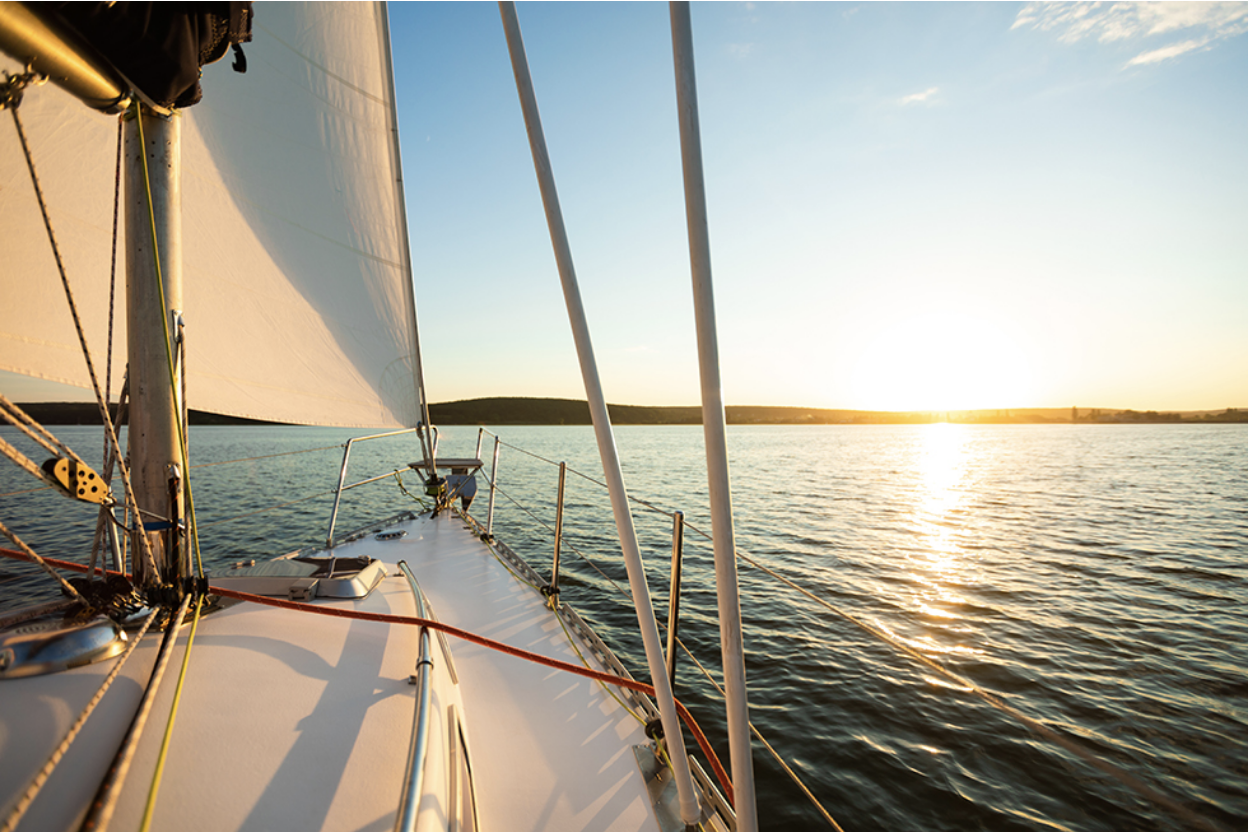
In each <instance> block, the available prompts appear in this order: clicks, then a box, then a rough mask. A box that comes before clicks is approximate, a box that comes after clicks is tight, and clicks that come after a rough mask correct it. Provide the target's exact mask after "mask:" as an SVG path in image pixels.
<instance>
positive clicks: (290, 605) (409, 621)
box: [0, 548, 735, 806]
mask: <svg viewBox="0 0 1248 832" xmlns="http://www.w3.org/2000/svg"><path fill="white" fill-rule="evenodd" d="M0 555H5V556H7V557H12V558H17V559H18V560H26V561H29V560H31V558H29V557H28V556H27V555H26V553H25V552H19V551H17V550H14V549H3V548H0ZM44 560H45V561H47V562H48V563H49V564H51V565H53V566H56V567H58V568H61V569H71V570H73V571H75V572H86V571H87V567H85V566H82V565H81V564H77V563H71V562H69V561H64V560H57V559H55V558H44ZM106 571H108V572H109V573H110V574H118V573H116V572H113V571H112V570H111V569H110V570H106ZM208 591H209V592H211V593H212V594H213V595H219V596H221V597H222V598H234V599H237V600H239V601H249V602H251V603H253V604H265V605H267V606H270V607H280V608H282V609H290V610H298V611H300V612H310V613H315V614H316V615H328V616H330V617H332V618H352V619H356V620H359V621H377V622H380V623H383V624H404V625H408V626H414V627H428V628H429V629H431V630H439V631H441V632H443V633H446V634H447V635H449V636H454V637H456V638H459V639H463V640H464V641H468V642H471V643H473V644H478V645H480V646H482V647H488V648H489V649H491V650H497V651H498V652H500V653H506V654H507V655H509V656H516V657H517V658H521V659H525V660H526V661H531V662H534V663H536V664H541V665H545V666H546V667H552V668H554V669H556V670H563V671H566V672H568V673H573V674H576V675H577V676H584V677H586V678H587V679H594V680H595V681H598V682H602V683H604V684H608V685H616V686H618V687H622V688H628V689H629V690H635V691H638V692H640V693H644V694H646V695H647V696H654V686H653V685H647V684H645V683H644V682H637V681H634V680H633V679H625V678H623V677H621V676H613V675H611V674H610V673H602V672H600V671H597V670H590V669H589V668H587V667H581V666H580V665H576V664H571V663H570V662H565V661H561V660H559V659H552V658H550V657H549V656H543V655H541V654H539V653H532V652H530V651H528V650H521V649H520V648H519V647H512V646H511V645H508V644H503V643H502V642H501V641H494V640H493V639H490V638H486V637H485V636H479V635H477V634H476V633H471V632H469V631H467V630H461V629H460V628H458V627H452V626H451V625H449V624H443V623H442V622H441V621H433V620H430V619H425V618H416V617H415V616H408V615H392V614H390V613H379V612H360V611H358V610H346V609H340V608H336V607H321V606H316V605H314V604H302V603H299V602H298V601H287V600H284V599H281V598H266V597H264V596H263V595H252V594H251V593H249V592H236V591H234V590H232V589H222V588H220V587H214V586H210V587H208ZM676 710H677V711H678V712H679V713H680V718H681V719H682V720H684V723H685V725H687V726H688V728H689V730H690V731H691V732H692V733H693V737H694V739H695V740H697V743H698V747H700V748H701V749H702V753H703V754H705V755H706V758H707V760H708V761H710V764H711V768H712V770H714V772H715V778H716V779H717V780H719V785H720V788H722V789H723V790H724V796H725V797H727V799H728V804H729V805H730V806H732V805H735V804H734V800H733V791H732V782H731V781H730V780H729V779H728V774H727V772H726V771H724V767H723V765H722V764H721V763H720V762H719V757H717V756H716V755H715V750H714V749H713V748H711V744H710V742H709V741H708V740H707V738H706V735H705V734H704V733H702V729H701V728H700V727H699V726H698V723H697V722H696V721H695V720H694V718H693V714H691V713H689V709H688V708H686V707H685V706H684V705H682V704H681V703H680V701H679V700H677V701H676Z"/></svg>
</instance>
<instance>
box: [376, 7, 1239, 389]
mask: <svg viewBox="0 0 1248 832" xmlns="http://www.w3.org/2000/svg"><path fill="white" fill-rule="evenodd" d="M519 16H520V23H521V27H522V29H523V31H524V36H525V41H526V46H527V49H528V55H529V61H530V65H531V68H532V73H533V78H534V84H535V87H536V90H537V96H538V101H539V106H540V107H541V111H542V118H543V122H544V126H545V128H546V136H547V142H548V145H549V147H550V152H551V156H552V161H553V165H554V170H555V175H556V179H557V181H558V184H559V188H560V197H561V201H562V204H563V209H564V214H565V218H566V220H567V224H568V229H569V236H570V239H571V244H572V248H573V255H574V258H575V260H576V264H577V271H578V274H579V276H580V280H581V288H582V293H583V295H584V298H585V303H586V307H587V310H588V314H589V317H590V326H591V329H592V331H593V334H594V337H595V344H596V351H597V354H598V359H599V363H600V365H601V367H602V372H603V377H604V383H605V387H606V390H607V396H608V399H609V400H611V401H619V402H631V403H637V404H692V403H696V401H697V396H698V393H697V390H698V387H697V370H696V357H695V352H694V336H693V316H692V302H691V290H690V288H689V276H688V271H689V266H688V259H687V258H688V255H687V250H686V244H685V239H684V218H683V211H684V207H683V197H682V194H681V191H680V182H681V177H680V168H679V148H678V135H677V127H676V119H675V94H674V88H673V81H672V61H671V44H670V34H669V32H668V20H667V8H666V6H665V5H658V4H647V3H639V4H597V3H595V4H587V5H581V4H563V3H556V4H522V5H521V6H520V7H519ZM693 28H694V42H695V51H696V55H697V60H698V83H699V96H700V102H701V118H702V135H703V143H704V152H705V156H706V169H707V177H708V186H707V187H708V195H709V202H710V211H711V214H710V228H711V241H712V249H713V251H712V256H713V265H714V270H715V279H716V300H717V307H718V313H719V326H720V347H721V361H722V365H723V373H724V383H725V395H726V400H727V401H728V402H730V403H739V404H783V405H808V406H823V407H852V408H872V409H893V408H897V409H909V408H916V409H917V408H924V409H925V408H946V407H947V408H960V407H1020V406H1027V405H1032V406H1069V405H1072V404H1081V405H1084V406H1092V405H1100V406H1112V407H1135V408H1165V409H1200V408H1220V407H1225V406H1235V405H1245V404H1248V164H1246V163H1245V153H1244V150H1243V149H1244V148H1245V147H1248V37H1245V35H1244V32H1245V31H1248V5H1245V4H1230V5H1223V6H1219V5H1213V6H1209V5H1199V4H1181V5H1179V6H1167V5H1164V4H1162V5H1151V6H1121V5H1119V6H1112V7H1111V6H1099V7H1096V6H1065V5H1063V6H1048V5H1024V4H957V3H948V4H947V3H935V4H914V5H911V4H904V3H885V4H863V5H858V4H821V3H797V4H782V3H775V4H772V3H760V4H695V5H694V7H693ZM392 34H393V38H394V41H395V51H396V74H397V79H398V87H399V104H400V120H401V129H402V132H403V136H404V139H403V154H404V166H405V169H406V171H407V181H408V199H409V211H410V217H411V220H412V237H413V247H414V249H415V251H414V260H415V269H416V284H417V298H418V304H419V313H420V317H421V327H422V344H423V347H424V350H425V356H426V365H427V368H428V387H429V394H430V397H431V398H432V399H433V400H435V401H439V400H445V399H456V398H467V397H473V396H485V395H531V396H544V395H552V396H569V397H575V396H580V395H582V393H581V386H580V378H579V373H578V370H577V367H576V363H575V357H574V354H573V351H572V346H571V336H570V333H569V328H568V324H567V322H566V316H565V315H564V311H563V304H562V300H561V295H560V293H559V284H558V279H557V276H556V273H555V269H554V262H553V256H552V255H551V252H550V244H549V240H548V237H547V235H546V232H545V226H544V220H543V216H542V211H541V203H540V198H539V195H538V191H537V186H536V181H535V177H534V174H533V171H532V164H531V161H530V159H529V155H528V147H527V144H526V140H525V137H524V132H523V123H522V120H521V116H520V110H519V105H518V104H517V102H516V96H515V90H514V83H513V81H512V78H511V73H510V67H509V64H508V62H507V55H506V49H505V45H504V41H503V36H502V32H501V27H500V24H499V21H498V13H497V10H496V9H495V7H494V6H493V5H489V4H466V5H452V6H443V5H438V4H414V5H406V4H404V5H399V6H396V7H394V8H393V9H392Z"/></svg>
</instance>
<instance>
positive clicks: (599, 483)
mask: <svg viewBox="0 0 1248 832" xmlns="http://www.w3.org/2000/svg"><path fill="white" fill-rule="evenodd" d="M486 433H490V432H489V431H488V430H487V431H486ZM490 435H491V436H493V437H494V438H495V439H498V440H499V444H500V445H504V446H506V447H508V448H511V449H512V450H513V451H519V452H520V453H522V454H524V455H526V456H531V457H533V458H534V459H537V460H541V461H542V462H545V463H546V464H547V465H554V466H556V467H558V465H559V463H558V462H555V461H553V460H550V459H547V458H546V457H544V456H540V455H538V454H535V453H533V452H532V451H526V450H525V449H524V448H520V447H517V446H516V445H512V444H509V443H507V442H504V441H502V439H501V438H500V437H498V436H497V435H496V434H493V433H490ZM568 473H569V474H575V475H576V476H578V477H580V478H581V479H583V480H585V481H586V482H592V483H593V484H594V485H596V486H598V487H599V488H609V486H608V485H607V484H606V483H605V482H603V481H602V480H596V479H594V478H593V477H591V476H589V475H588V474H583V473H581V472H580V471H578V470H576V469H575V468H572V467H571V466H569V467H568ZM628 501H629V502H630V503H636V504H637V505H640V506H645V507H646V508H648V509H650V510H651V511H654V512H657V513H659V514H662V515H663V516H665V517H667V518H668V519H669V520H670V519H671V518H672V517H674V516H675V512H671V511H666V510H665V509H661V508H659V507H658V506H656V505H654V504H653V503H650V502H648V501H646V500H643V499H641V498H640V497H634V496H633V495H632V494H629V495H628ZM690 528H693V527H692V526H690ZM699 534H701V535H703V536H704V537H706V539H707V540H710V539H711V537H710V535H708V534H706V533H705V532H699Z"/></svg>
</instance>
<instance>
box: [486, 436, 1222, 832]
mask: <svg viewBox="0 0 1248 832" xmlns="http://www.w3.org/2000/svg"><path fill="white" fill-rule="evenodd" d="M487 432H488V431H487ZM492 435H493V434H492ZM504 444H506V443H504ZM508 447H513V446H510V445H508ZM513 449H514V450H518V451H521V452H522V453H526V454H528V455H529V456H531V457H534V458H535V459H540V460H542V461H543V462H548V463H550V464H552V465H557V464H558V463H554V462H551V461H550V460H548V459H545V458H543V457H540V456H538V455H537V454H534V453H530V452H528V451H524V450H523V449H521V448H514V447H513ZM573 473H577V474H578V476H581V477H582V478H584V479H586V480H589V481H590V482H597V480H594V479H593V478H591V477H587V476H585V475H584V474H579V472H576V471H573ZM598 484H599V485H603V484H602V483H598ZM636 502H640V503H642V504H643V505H648V504H646V503H644V501H640V500H638V501H636ZM655 510H656V511H659V513H661V514H665V515H668V516H671V515H670V514H668V512H665V511H662V510H661V509H657V508H656V509H655ZM685 525H686V526H687V527H688V528H689V529H690V530H692V531H693V532H695V533H696V534H698V535H700V536H702V537H703V538H706V539H707V540H710V539H711V536H710V535H709V534H707V533H706V532H704V531H702V530H701V529H699V528H697V527H696V526H693V525H691V524H689V523H686V524H685ZM737 557H739V558H740V559H741V560H743V561H745V562H746V563H748V564H749V565H751V566H753V567H754V568H756V569H758V570H760V571H762V572H764V573H766V574H767V575H770V576H771V577H772V578H774V579H776V580H778V581H780V582H781V583H783V584H785V585H786V586H788V587H790V588H791V589H795V590H797V591H798V592H800V593H801V594H803V595H805V596H806V597H808V598H810V599H811V600H812V601H814V602H816V603H817V604H820V605H821V606H823V607H826V608H827V609H828V610H830V611H831V612H834V613H836V614H837V615H839V616H841V617H842V618H844V619H845V620H846V621H849V622H850V623H852V624H854V625H855V626H857V627H859V628H860V629H862V630H863V631H864V632H866V633H867V634H868V635H871V636H873V637H875V638H876V639H878V640H880V641H882V642H884V643H885V644H888V645H889V646H891V647H893V648H895V649H896V650H899V651H900V652H902V653H905V654H906V655H907V656H909V657H910V658H912V659H914V660H915V661H918V662H920V663H922V664H923V665H925V666H927V667H929V668H931V669H932V670H934V671H936V672H937V673H939V674H941V675H942V676H944V677H946V678H947V679H950V680H951V681H954V682H956V683H957V684H959V685H961V686H962V687H964V688H966V689H967V690H968V691H969V692H971V693H973V694H975V695H976V696H978V697H980V698H981V699H983V700H984V701H985V702H987V703H988V704H989V705H991V706H992V707H994V708H996V709H997V710H999V711H1001V712H1002V713H1005V714H1007V715H1009V716H1011V717H1013V718H1014V719H1016V720H1017V721H1019V722H1021V723H1022V724H1023V725H1025V726H1027V727H1028V728H1030V729H1031V730H1033V731H1035V732H1036V733H1038V734H1040V735H1041V736H1042V737H1044V738H1045V739H1047V740H1049V741H1050V742H1052V743H1054V744H1056V745H1058V746H1061V747H1062V748H1064V749H1065V750H1067V751H1069V752H1070V753H1072V754H1074V755H1075V756H1077V757H1079V758H1080V759H1081V760H1083V761H1084V762H1086V763H1088V764H1089V765H1091V766H1093V767H1094V768H1097V769H1099V770H1100V771H1101V772H1103V773H1105V774H1108V775H1109V776H1110V777H1112V778H1114V779H1115V780H1117V781H1118V782H1119V783H1122V784H1123V785H1124V786H1127V787H1128V788H1130V789H1131V790H1133V791H1134V792H1136V794H1138V795H1140V796H1141V797H1144V798H1146V799H1148V800H1149V801H1151V802H1152V803H1153V804H1155V805H1156V806H1158V807H1160V808H1162V809H1165V810H1166V811H1167V812H1169V813H1171V814H1172V815H1174V816H1175V817H1178V818H1181V819H1182V820H1183V821H1184V822H1186V823H1187V824H1189V825H1191V826H1193V827H1199V828H1201V829H1205V830H1208V831H1209V832H1218V827H1217V826H1216V825H1215V824H1213V823H1212V822H1211V821H1209V820H1207V819H1206V818H1204V817H1201V816H1200V815H1198V814H1196V813H1195V812H1193V811H1192V810H1190V809H1188V808H1187V807H1186V806H1184V805H1182V804H1181V803H1179V802H1178V801H1176V800H1174V799H1173V798H1171V797H1169V796H1167V795H1165V794H1163V793H1162V792H1160V791H1158V790H1157V789H1155V788H1153V787H1152V786H1150V785H1149V784H1148V783H1146V782H1144V781H1143V780H1141V779H1140V778H1138V777H1136V776H1135V775H1133V774H1130V773H1129V772H1127V771H1124V770H1123V769H1121V768H1119V767H1118V766H1115V765H1114V764H1113V763H1110V762H1108V761H1106V760H1103V759H1101V758H1100V757H1098V756H1096V755H1095V754H1093V753H1092V752H1091V751H1089V750H1087V749H1086V748H1084V747H1083V746H1082V745H1080V744H1079V743H1077V742H1075V741H1073V740H1070V739H1067V738H1066V737H1063V736H1062V735H1061V734H1059V733H1057V731H1055V730H1054V729H1052V728H1050V727H1049V726H1048V725H1046V724H1044V723H1043V722H1041V721H1039V720H1037V719H1035V718H1033V717H1030V716H1028V715H1026V714H1024V713H1023V712H1022V711H1019V710H1018V709H1017V708H1014V707H1013V706H1011V705H1008V704H1006V703H1005V702H1004V701H1002V700H1001V699H999V698H998V697H997V696H995V695H994V694H992V693H989V692H988V691H987V690H985V689H984V688H982V687H980V686H979V685H977V684H975V683H974V682H972V681H971V680H969V679H967V678H966V677H964V676H962V675H960V674H958V673H955V672H954V671H952V670H949V669H948V668H946V667H945V666H944V665H942V664H940V663H939V662H937V661H934V660H933V659H930V658H928V657H927V656H925V655H923V654H922V653H920V652H919V651H918V650H915V649H914V648H912V647H910V646H908V645H906V644H904V643H902V642H901V641H899V640H898V639H897V638H895V637H894V636H892V635H891V634H889V633H887V632H885V631H884V630H882V629H880V628H879V627H876V626H874V625H872V624H869V623H868V622H866V621H863V620H862V619H860V618H858V617H857V616H855V615H853V614H852V613H849V612H846V611H844V610H842V609H839V608H838V607H836V606H835V605H833V604H832V603H830V602H829V601H827V600H826V599H824V598H820V597H819V596H817V595H815V594H814V593H812V592H810V591H809V590H807V589H805V588H803V587H801V586H800V585H798V584H797V583H795V582H793V581H791V580H789V579H788V578H785V577H783V576H782V575H780V574H778V573H777V572H775V571H774V570H772V569H770V568H769V567H767V566H765V565H763V564H762V563H760V562H758V561H757V560H755V559H754V558H751V557H749V556H748V555H746V554H744V553H743V552H741V551H740V550H739V549H738V550H737Z"/></svg>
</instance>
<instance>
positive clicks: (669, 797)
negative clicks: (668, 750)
mask: <svg viewBox="0 0 1248 832" xmlns="http://www.w3.org/2000/svg"><path fill="white" fill-rule="evenodd" d="M633 756H634V757H636V758H637V768H639V769H641V777H642V779H643V780H645V781H646V793H647V794H648V795H649V796H650V803H651V805H653V806H654V817H655V819H656V820H657V821H658V822H659V830H660V832H685V822H684V821H683V820H681V819H680V795H679V794H677V793H676V778H675V777H674V776H673V775H672V770H671V769H670V768H668V767H667V766H665V765H664V764H663V762H662V761H661V760H660V759H659V756H658V755H657V754H656V753H655V752H654V746H653V745H634V746H633ZM703 803H704V804H705V801H703ZM709 817H710V816H709V814H708V812H707V808H706V806H705V805H703V807H702V817H701V818H699V821H701V822H705V821H707V820H708V819H709Z"/></svg>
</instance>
